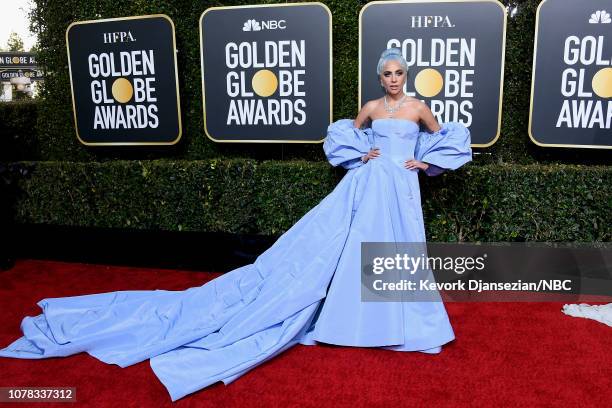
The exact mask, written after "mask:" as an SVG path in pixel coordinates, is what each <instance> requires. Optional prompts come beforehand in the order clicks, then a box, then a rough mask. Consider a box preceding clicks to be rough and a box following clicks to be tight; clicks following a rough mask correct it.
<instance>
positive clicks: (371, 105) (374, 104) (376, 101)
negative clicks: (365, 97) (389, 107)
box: [363, 97, 383, 109]
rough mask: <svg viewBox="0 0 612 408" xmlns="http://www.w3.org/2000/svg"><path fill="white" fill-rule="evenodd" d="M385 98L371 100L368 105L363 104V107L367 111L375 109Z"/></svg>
mask: <svg viewBox="0 0 612 408" xmlns="http://www.w3.org/2000/svg"><path fill="white" fill-rule="evenodd" d="M382 100H383V98H382V97H381V98H377V99H370V100H369V101H367V102H366V103H364V104H363V107H364V108H366V109H375V108H376V107H377V106H378V105H379V104H380V103H381V102H382Z"/></svg>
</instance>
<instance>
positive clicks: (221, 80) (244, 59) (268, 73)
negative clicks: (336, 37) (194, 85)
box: [200, 3, 331, 142]
mask: <svg viewBox="0 0 612 408" xmlns="http://www.w3.org/2000/svg"><path fill="white" fill-rule="evenodd" d="M313 27H316V28H317V29H316V30H313ZM200 30H201V31H200V32H201V54H202V90H203V96H204V129H205V133H206V135H207V136H208V137H209V138H210V139H212V140H214V141H217V142H320V141H321V140H322V139H323V138H324V137H325V133H326V129H327V126H328V125H329V123H330V122H331V44H330V41H331V15H330V13H329V10H328V9H327V7H325V6H324V5H322V4H320V3H312V4H311V3H299V4H281V5H275V6H256V7H240V6H239V7H213V8H210V9H208V10H206V11H205V12H204V13H203V14H202V16H201V18H200Z"/></svg>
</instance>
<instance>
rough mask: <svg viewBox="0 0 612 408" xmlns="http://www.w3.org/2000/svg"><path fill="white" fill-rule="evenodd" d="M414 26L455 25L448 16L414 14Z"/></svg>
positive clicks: (435, 26)
mask: <svg viewBox="0 0 612 408" xmlns="http://www.w3.org/2000/svg"><path fill="white" fill-rule="evenodd" d="M411 20H412V21H411V23H412V28H431V27H434V28H437V27H454V26H455V25H454V24H452V23H451V21H450V18H448V16H412V19H411Z"/></svg>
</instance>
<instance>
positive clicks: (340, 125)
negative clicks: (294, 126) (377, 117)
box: [323, 119, 374, 169]
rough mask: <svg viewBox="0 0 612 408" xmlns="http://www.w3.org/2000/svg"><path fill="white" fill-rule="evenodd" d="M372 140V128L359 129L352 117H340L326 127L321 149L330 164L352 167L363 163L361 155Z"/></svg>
mask: <svg viewBox="0 0 612 408" xmlns="http://www.w3.org/2000/svg"><path fill="white" fill-rule="evenodd" d="M373 140H374V136H373V134H372V129H370V128H367V129H359V128H356V127H354V126H353V119H340V120H337V121H335V122H334V123H332V124H331V125H329V127H328V128H327V137H326V138H325V141H324V142H323V151H324V152H325V156H327V160H328V161H329V162H330V163H331V165H332V166H334V167H336V166H338V165H341V166H342V167H344V168H345V169H353V168H356V167H359V166H361V165H363V162H362V161H361V157H363V155H364V154H367V153H368V152H369V151H370V149H371V147H372V143H373Z"/></svg>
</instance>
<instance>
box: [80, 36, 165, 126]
mask: <svg viewBox="0 0 612 408" xmlns="http://www.w3.org/2000/svg"><path fill="white" fill-rule="evenodd" d="M127 34H128V35H129V32H128V33H127ZM109 35H110V33H109ZM129 37H131V38H133V37H132V36H131V35H129ZM88 62H89V76H90V77H91V78H92V81H91V101H92V102H93V103H94V104H95V109H94V125H93V128H94V129H144V128H151V129H155V128H157V127H158V126H159V118H158V117H157V112H158V108H157V96H156V92H155V86H156V84H155V54H154V50H146V51H145V50H140V51H132V52H125V51H122V52H120V53H119V55H118V56H116V55H115V54H114V53H112V52H111V53H102V54H91V55H90V56H89V58H88ZM128 77H131V78H132V80H131V81H130V80H129V79H128ZM109 90H110V94H111V95H112V98H109Z"/></svg>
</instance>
